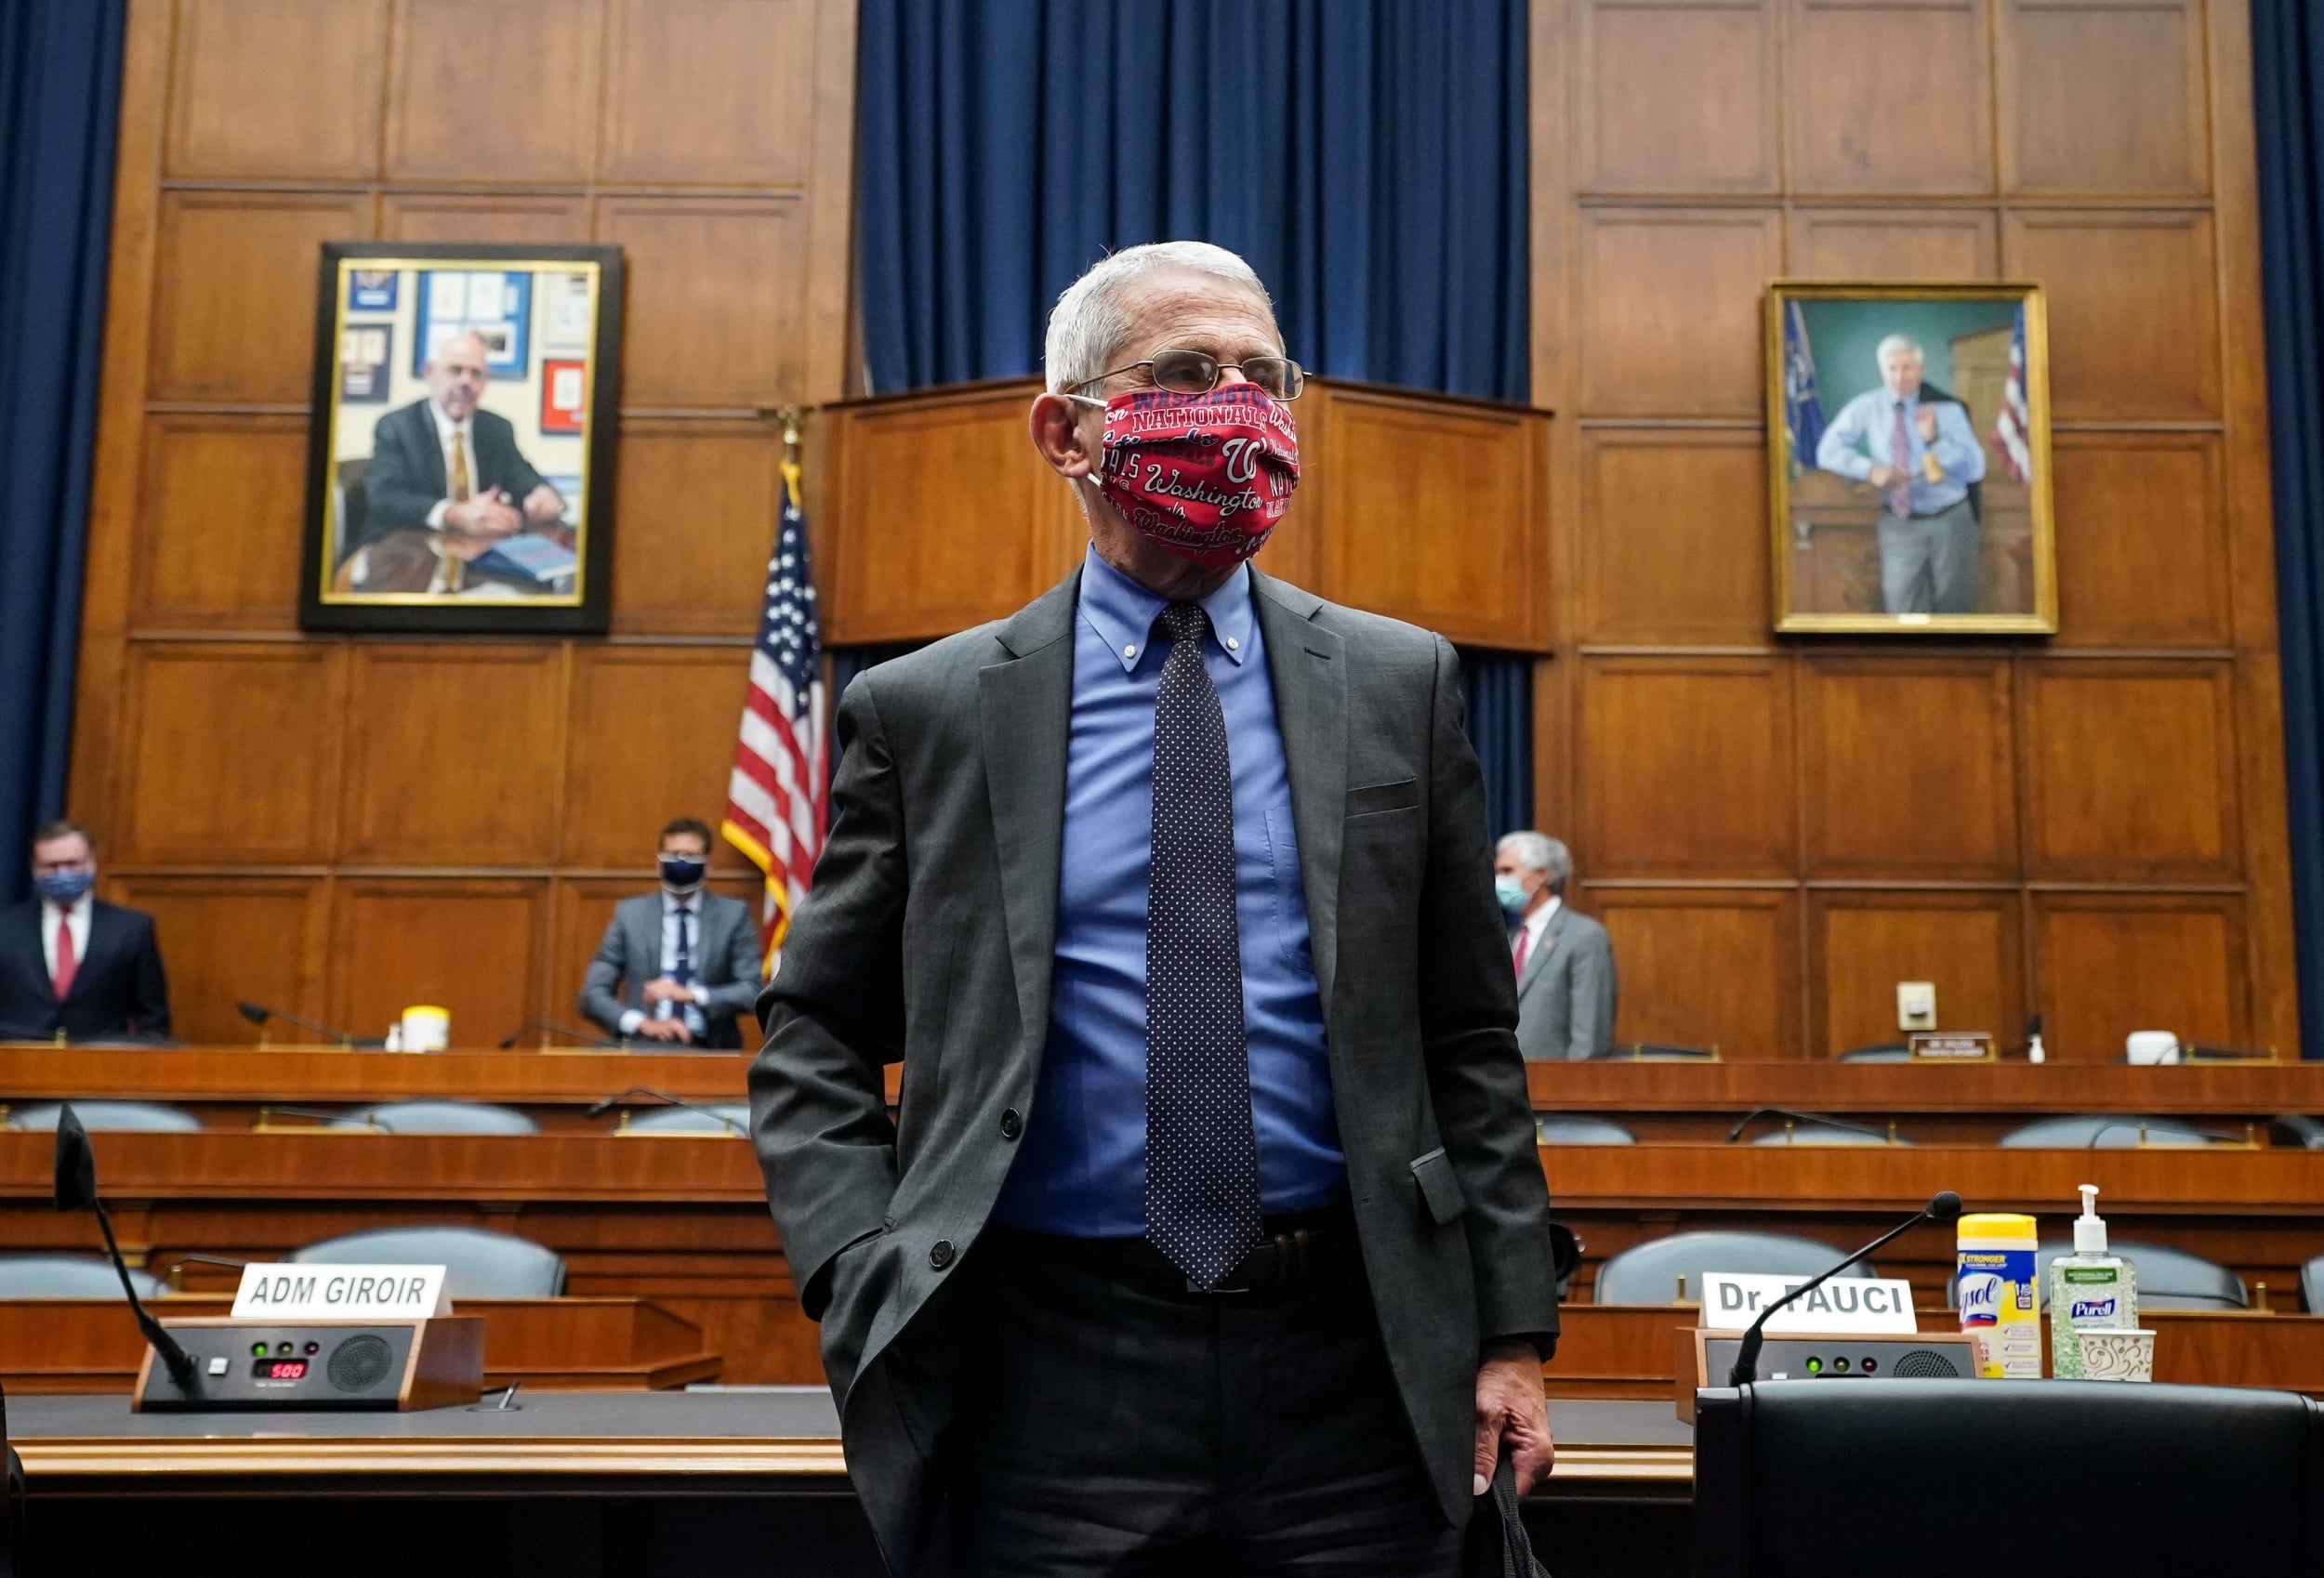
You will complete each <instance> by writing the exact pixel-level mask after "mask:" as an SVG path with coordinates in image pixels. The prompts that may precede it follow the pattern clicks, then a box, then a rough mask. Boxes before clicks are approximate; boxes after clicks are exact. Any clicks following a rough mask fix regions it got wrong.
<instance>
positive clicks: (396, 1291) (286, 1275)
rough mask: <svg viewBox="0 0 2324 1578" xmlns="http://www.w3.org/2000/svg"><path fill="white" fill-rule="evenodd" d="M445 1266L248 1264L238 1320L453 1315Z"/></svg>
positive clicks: (236, 1309) (236, 1301)
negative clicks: (447, 1289)
mask: <svg viewBox="0 0 2324 1578" xmlns="http://www.w3.org/2000/svg"><path fill="white" fill-rule="evenodd" d="M451 1313H452V1300H451V1299H449V1298H447V1297H446V1296H444V1291H443V1268H442V1267H441V1266H312V1265H291V1264H283V1265H269V1264H259V1265H252V1266H244V1268H243V1269H242V1286H241V1287H239V1288H237V1289H236V1290H235V1292H234V1312H233V1318H234V1319H235V1320H237V1321H317V1320H321V1321H416V1320H418V1319H419V1318H421V1317H422V1316H427V1315H449V1314H451Z"/></svg>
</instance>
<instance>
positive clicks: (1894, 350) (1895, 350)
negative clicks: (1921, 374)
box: [1872, 335, 1929, 362]
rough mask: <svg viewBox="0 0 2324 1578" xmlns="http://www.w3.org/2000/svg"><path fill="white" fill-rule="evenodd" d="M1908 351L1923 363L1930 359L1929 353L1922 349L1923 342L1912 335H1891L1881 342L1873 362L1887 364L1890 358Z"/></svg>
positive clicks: (1873, 355)
mask: <svg viewBox="0 0 2324 1578" xmlns="http://www.w3.org/2000/svg"><path fill="white" fill-rule="evenodd" d="M1904 351H1910V352H1912V354H1913V355H1915V356H1917V357H1919V358H1920V359H1921V361H1923V362H1926V361H1927V360H1928V359H1929V353H1928V352H1927V351H1925V350H1922V349H1921V342H1920V341H1919V340H1917V339H1914V338H1913V337H1912V336H1911V335H1889V336H1888V337H1887V338H1886V339H1884V340H1882V341H1881V344H1880V348H1879V349H1878V350H1875V351H1874V352H1873V353H1872V360H1873V361H1875V362H1885V361H1887V360H1888V359H1889V358H1890V357H1892V356H1895V355H1898V354H1899V353H1901V352H1904Z"/></svg>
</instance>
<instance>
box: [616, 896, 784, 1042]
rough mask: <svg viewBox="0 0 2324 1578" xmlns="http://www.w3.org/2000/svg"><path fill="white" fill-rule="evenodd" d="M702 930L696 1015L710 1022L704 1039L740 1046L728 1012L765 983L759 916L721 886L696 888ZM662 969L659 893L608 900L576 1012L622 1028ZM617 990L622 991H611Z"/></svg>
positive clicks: (754, 997) (744, 1004)
mask: <svg viewBox="0 0 2324 1578" xmlns="http://www.w3.org/2000/svg"><path fill="white" fill-rule="evenodd" d="M694 899H695V902H696V903H697V904H699V905H700V906H701V912H702V918H701V922H700V926H701V930H700V932H699V934H698V935H697V937H696V939H695V942H694V978H695V981H696V984H697V985H699V986H700V987H701V989H702V993H703V1002H702V1003H701V1005H700V1006H701V1008H702V1017H703V1019H705V1020H706V1021H707V1022H708V1025H709V1029H708V1032H707V1033H706V1035H705V1036H704V1037H703V1041H702V1045H705V1046H725V1047H738V1046H740V1045H742V1044H743V1043H742V1037H741V1035H740V1034H739V1033H737V1032H736V1029H735V1025H734V1016H735V1015H737V1014H739V1013H741V1012H743V1010H745V1009H746V1008H748V1007H749V1006H751V1004H752V1003H753V1002H755V1001H756V1000H757V998H758V996H759V987H760V986H761V985H763V984H764V983H763V982H762V981H761V980H759V974H760V972H759V923H758V921H757V919H756V918H755V917H754V916H753V915H752V914H751V913H750V906H749V905H748V904H746V903H744V902H743V901H741V900H739V899H730V898H728V897H727V896H726V895H725V894H723V893H697V894H696V895H695V896H694ZM661 973H662V896H661V894H659V893H643V894H640V895H639V896H638V897H637V898H635V899H624V900H623V901H621V902H620V903H618V904H615V905H614V914H613V918H612V919H610V920H608V921H607V922H606V923H605V936H604V938H603V939H602V940H601V941H600V942H599V943H598V945H597V953H596V954H595V956H594V957H592V958H591V959H590V960H589V967H588V973H587V974H585V975H584V976H583V977H582V978H581V1000H580V1008H581V1012H582V1013H583V1014H585V1015H587V1016H588V1018H589V1019H591V1020H592V1021H594V1022H595V1023H597V1024H599V1025H601V1026H603V1027H604V1030H605V1033H606V1034H608V1035H619V1034H620V1033H621V1015H622V1010H623V1009H625V1008H643V1007H644V1006H645V983H646V982H647V981H649V980H654V978H655V977H656V976H658V975H660V974H661ZM615 993H620V995H618V996H616V995H614V994H615Z"/></svg>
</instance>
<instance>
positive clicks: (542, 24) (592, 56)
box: [387, 0, 604, 181]
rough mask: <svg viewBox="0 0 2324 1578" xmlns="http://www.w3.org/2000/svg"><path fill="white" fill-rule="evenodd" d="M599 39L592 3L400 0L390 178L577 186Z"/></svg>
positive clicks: (586, 150) (391, 82)
mask: <svg viewBox="0 0 2324 1578" xmlns="http://www.w3.org/2000/svg"><path fill="white" fill-rule="evenodd" d="M603 35H604V19H603V17H602V15H601V8H600V5H599V0H400V4H399V6H398V7H397V10H396V27H395V46H394V58H393V60H392V62H391V64H390V70H389V74H388V118H387V124H388V128H389V142H388V149H387V165H388V177H389V178H390V179H391V180H395V179H403V180H427V179H440V180H443V179H448V180H490V181H578V180H583V179H586V178H588V173H589V164H590V155H591V153H592V152H593V151H594V143H595V134H596V130H597V116H598V49H599V45H600V41H601V39H602V37H603Z"/></svg>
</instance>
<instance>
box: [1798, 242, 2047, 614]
mask: <svg viewBox="0 0 2324 1578" xmlns="http://www.w3.org/2000/svg"><path fill="white" fill-rule="evenodd" d="M1766 340H1767V414H1768V427H1769V429H1770V431H1769V434H1768V445H1767V455H1768V500H1769V506H1770V507H1769V520H1770V522H1771V524H1772V526H1773V539H1774V540H1773V545H1772V546H1773V551H1774V555H1775V564H1774V577H1773V584H1774V586H1775V597H1776V606H1775V620H1774V623H1775V627H1776V629H1777V630H1778V631H1786V632H1817V631H1824V632H1850V631H1855V632H1868V633H1881V634H1891V635H1895V634H1913V633H1921V632H1929V633H1937V634H1944V633H1948V632H1951V633H1961V634H1978V635H2007V634H2015V635H2037V636H2048V635H2054V634H2056V632H2057V627H2058V619H2057V561H2056V552H2057V544H2056V533H2055V530H2054V517H2053V513H2052V506H2051V493H2050V360H2049V321H2048V317H2047V314H2046V312H2045V310H2044V303H2043V300H2042V295H2041V288H2040V286H2039V285H2031V284H1898V283H1868V282H1861V283H1860V282H1851V281H1813V280H1779V281H1776V283H1773V284H1771V285H1770V286H1769V287H1768V292H1767V321H1766Z"/></svg>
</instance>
